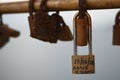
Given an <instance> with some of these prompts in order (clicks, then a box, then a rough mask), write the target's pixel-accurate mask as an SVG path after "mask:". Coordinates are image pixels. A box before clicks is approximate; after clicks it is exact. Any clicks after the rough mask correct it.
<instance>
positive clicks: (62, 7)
mask: <svg viewBox="0 0 120 80" xmlns="http://www.w3.org/2000/svg"><path fill="white" fill-rule="evenodd" d="M40 2H41V0H39V1H38V0H37V1H36V2H35V4H34V8H35V9H36V10H38V9H39V5H40ZM86 4H87V9H88V10H94V9H116V8H120V0H86ZM78 6H79V4H78V0H48V2H47V4H46V7H47V10H49V11H56V10H59V11H70V10H78ZM25 12H28V1H23V2H11V3H10V2H9V3H0V13H25Z"/></svg>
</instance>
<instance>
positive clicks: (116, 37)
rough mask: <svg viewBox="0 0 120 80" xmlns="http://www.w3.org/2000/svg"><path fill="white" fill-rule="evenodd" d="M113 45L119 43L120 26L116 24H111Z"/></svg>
mask: <svg viewBox="0 0 120 80" xmlns="http://www.w3.org/2000/svg"><path fill="white" fill-rule="evenodd" d="M113 45H120V26H119V25H118V24H115V25H114V26H113Z"/></svg>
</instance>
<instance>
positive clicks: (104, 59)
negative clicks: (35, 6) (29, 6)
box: [0, 0, 120, 80]
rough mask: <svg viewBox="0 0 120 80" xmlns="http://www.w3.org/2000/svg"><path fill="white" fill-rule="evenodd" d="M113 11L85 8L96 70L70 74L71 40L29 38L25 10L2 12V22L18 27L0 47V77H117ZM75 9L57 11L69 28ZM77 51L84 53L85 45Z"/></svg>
mask: <svg viewBox="0 0 120 80" xmlns="http://www.w3.org/2000/svg"><path fill="white" fill-rule="evenodd" d="M0 1H1V2H2V1H4V0H0ZM6 1H8V0H6ZM9 1H10V0H9ZM117 11H118V9H109V10H91V11H88V12H89V13H90V15H91V17H92V25H93V26H92V27H93V53H94V55H95V62H96V73H95V74H88V75H73V74H72V72H71V71H72V69H71V56H72V55H73V42H72V41H70V42H61V41H58V43H57V44H50V43H45V42H43V41H39V40H36V39H33V38H31V37H30V36H29V33H30V32H29V26H28V20H27V17H28V13H25V14H4V15H3V20H4V23H5V24H9V26H10V27H11V28H14V29H16V30H19V31H20V32H21V35H20V36H19V37H18V38H16V39H14V38H11V39H10V42H9V43H8V44H7V45H5V47H3V48H2V49H0V80H119V79H120V69H119V68H120V62H119V57H120V47H119V46H113V45H112V30H113V25H114V19H115V15H116V13H117ZM76 12H77V11H66V12H61V13H60V14H61V15H62V16H63V18H64V20H65V22H66V23H67V24H68V25H69V26H70V29H71V30H73V16H74V14H75V13H76ZM78 53H79V54H87V53H88V51H87V47H83V48H81V47H79V50H78Z"/></svg>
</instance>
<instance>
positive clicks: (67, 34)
mask: <svg viewBox="0 0 120 80" xmlns="http://www.w3.org/2000/svg"><path fill="white" fill-rule="evenodd" d="M52 17H55V18H56V21H57V27H58V29H59V37H58V39H59V40H61V41H71V40H73V35H72V33H71V31H70V29H69V26H68V25H67V24H66V23H65V21H64V19H63V17H62V16H60V15H59V11H56V13H54V14H52Z"/></svg>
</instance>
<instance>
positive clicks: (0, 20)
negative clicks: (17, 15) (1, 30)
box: [0, 14, 3, 25]
mask: <svg viewBox="0 0 120 80" xmlns="http://www.w3.org/2000/svg"><path fill="white" fill-rule="evenodd" d="M0 25H3V21H2V14H0Z"/></svg>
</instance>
